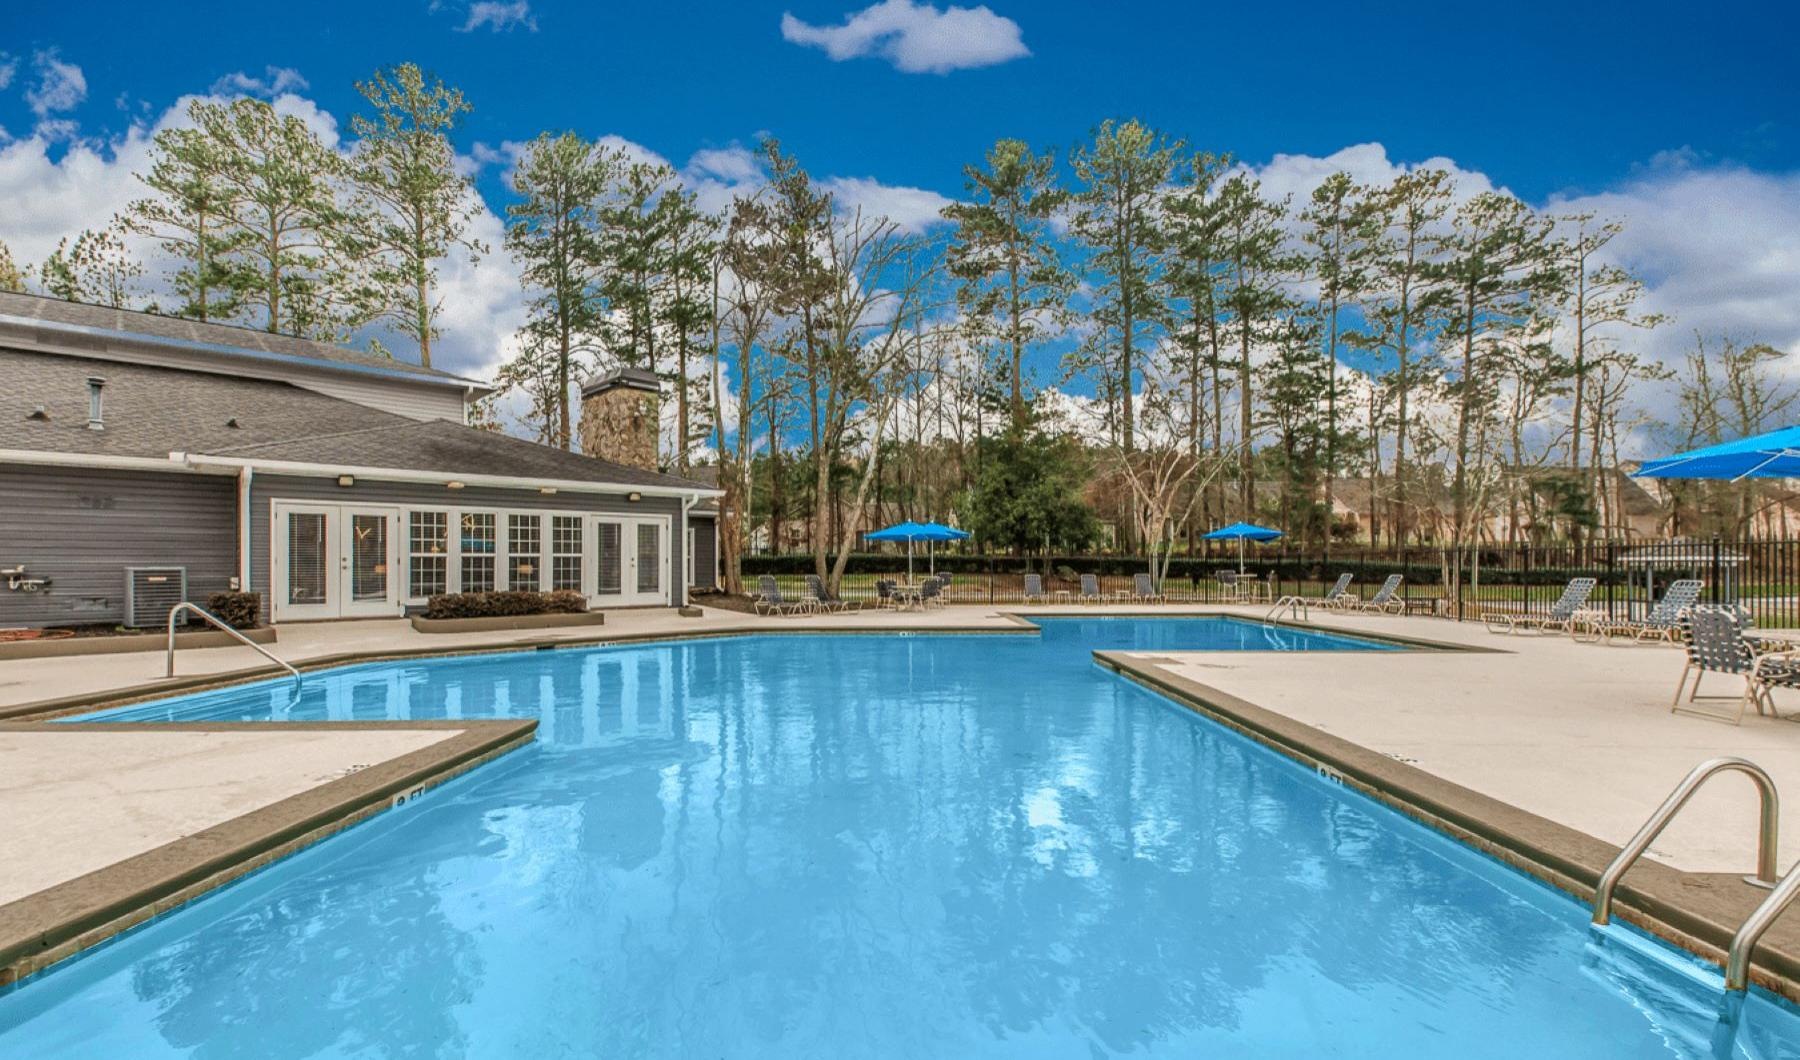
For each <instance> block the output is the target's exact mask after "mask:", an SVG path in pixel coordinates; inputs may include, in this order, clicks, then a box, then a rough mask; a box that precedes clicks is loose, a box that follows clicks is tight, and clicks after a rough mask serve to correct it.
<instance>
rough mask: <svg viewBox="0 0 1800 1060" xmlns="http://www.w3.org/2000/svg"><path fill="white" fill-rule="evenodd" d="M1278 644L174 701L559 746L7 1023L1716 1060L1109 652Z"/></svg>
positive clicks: (1162, 643)
mask: <svg viewBox="0 0 1800 1060" xmlns="http://www.w3.org/2000/svg"><path fill="white" fill-rule="evenodd" d="M1238 625H1239V624H1235V623H1219V622H1203V621H1169V620H1164V621H1159V622H1154V623H1149V622H1121V621H1118V620H1083V621H1073V622H1046V630H1045V633H1044V635H1043V636H1042V637H1041V638H1038V637H1012V636H1007V637H909V638H883V637H848V638H834V639H831V640H829V641H827V640H822V639H818V638H798V637H795V638H785V637H764V638H746V639H736V640H718V641H698V642H691V643H686V644H679V645H662V646H645V647H633V648H619V649H606V650H598V651H579V652H577V651H562V652H544V653H535V654H526V655H517V656H505V657H499V656H488V657H477V658H468V659H459V660H451V661H440V662H434V663H428V664H412V665H404V666H381V667H374V666H372V667H363V668H355V669H350V670H345V671H341V672H337V673H334V674H331V675H328V676H325V675H321V676H318V677H314V678H312V679H309V681H308V688H307V691H306V694H305V695H304V696H303V697H302V698H301V699H300V700H299V701H298V702H297V703H294V704H293V705H292V706H291V707H290V706H289V705H288V702H287V700H288V692H287V690H286V689H285V688H283V687H278V686H277V687H259V688H253V689H238V690H232V691H226V692H218V693H209V694H205V695H198V696H194V697H188V698H187V699H184V700H181V701H176V702H175V703H174V704H173V705H172V706H171V705H164V706H159V707H154V708H133V709H132V711H131V714H132V715H133V716H140V717H142V716H152V715H156V714H158V713H160V714H163V715H173V716H180V717H183V718H193V717H220V718H267V717H270V716H272V715H275V716H284V717H291V718H295V719H314V718H331V719H344V720H349V719H361V720H380V719H403V718H443V717H449V718H478V717H534V718H537V719H538V721H539V724H540V728H539V742H540V744H539V746H538V747H537V748H535V749H533V750H531V751H528V752H524V753H522V754H520V755H515V756H512V757H511V758H509V759H506V760H502V761H501V762H498V763H496V764H494V765H491V766H488V767H484V768H483V769H482V770H480V771H478V772H477V773H476V774H473V775H471V776H470V777H467V778H465V779H464V780H462V781H458V782H456V783H453V784H451V785H447V786H446V787H444V788H442V789H439V790H438V791H437V792H435V793H433V794H432V795H431V796H429V797H428V798H426V799H424V800H421V801H420V802H419V803H418V804H416V805H414V806H412V807H410V808H408V809H405V810H402V811H399V812H396V813H392V814H388V815H385V816H383V817H382V818H380V819H378V820H377V821H376V822H372V823H371V824H368V825H365V826H362V827H359V828H356V829H353V830H352V831H351V832H349V833H346V834H345V835H343V836H341V837H339V838H337V839H333V840H331V841H328V842H326V843H323V844H321V845H319V846H318V847H316V848H313V849H312V850H310V851H308V852H306V853H304V854H302V855H300V856H298V857H296V858H293V859H291V860H289V861H287V862H285V863H282V864H281V865H278V866H277V867H275V868H273V869H271V870H269V871H267V872H264V873H261V874H259V875H257V876H255V877H253V878H252V879H250V880H248V881H246V882H244V883H242V884H240V885H238V886H235V887H232V888H229V889H227V890H226V891H224V892H221V893H220V894H218V895H216V896H214V897H212V898H210V899H207V900H205V901H203V902H200V903H196V904H195V905H193V906H191V907H189V908H188V909H186V910H184V911H182V912H180V913H178V914H176V915H173V916H171V917H168V918H166V919H165V920H163V921H161V922H159V923H158V924H156V925H154V926H153V927H151V928H150V929H148V930H145V931H141V932H138V933H136V934H135V935H132V936H130V937H128V938H127V939H125V940H123V941H121V942H120V943H118V944H116V945H113V946H110V947H107V948H106V949H104V950H102V951H100V952H98V953H97V954H95V955H93V956H91V957H89V958H86V959H84V960H81V961H78V962H75V963H74V964H72V965H70V966H69V967H67V968H66V969H64V970H61V971H58V972H55V973H53V974H51V975H48V976H45V977H44V978H43V979H42V980H41V981H38V982H36V983H32V984H29V985H27V986H26V987H24V988H23V989H20V990H18V991H16V992H14V993H12V994H10V995H6V996H0V1055H4V1056H13V1055H19V1056H64V1055H66V1056H96V1055H99V1056H132V1057H138V1056H163V1055H176V1056H196V1057H227V1056H245V1055H253V1056H277V1057H286V1056H316V1055H326V1056H334V1055H358V1056H361V1055H368V1056H414V1055H443V1056H461V1055H467V1056H521V1055H544V1056H561V1055H573V1056H605V1057H618V1056H645V1055H650V1056H734V1057H735V1056H782V1057H789V1056H831V1057H840V1056H842V1057H850V1056H883V1057H886V1056H933V1057H936V1056H988V1055H1004V1056H1030V1057H1038V1056H1064V1055H1068V1056H1084V1057H1085V1056H1092V1055H1096V1054H1110V1053H1128V1052H1129V1053H1141V1054H1154V1055H1173V1056H1212V1055H1217V1056H1258V1057H1266V1056H1308V1057H1311V1056H1324V1055H1336V1056H1438V1055H1458V1056H1465V1057H1468V1056H1570V1057H1575V1056H1579V1057H1643V1056H1658V1055H1668V1056H1703V1055H1708V1054H1707V1053H1706V1052H1695V1051H1694V1050H1695V1048H1696V1047H1703V1046H1704V1043H1705V1042H1706V1041H1707V1037H1708V1033H1709V1032H1710V1027H1706V1026H1696V1021H1697V1020H1698V1021H1700V1022H1701V1023H1704V1022H1705V1021H1704V1019H1703V1018H1702V1016H1701V1015H1697V1014H1700V1013H1704V1012H1705V1011H1706V1010H1707V1006H1706V1004H1704V1003H1701V1002H1696V1001H1695V1000H1694V999H1695V998H1696V997H1700V996H1701V995H1700V994H1699V993H1697V991H1698V989H1699V988H1698V987H1696V986H1694V985H1693V984H1691V983H1684V981H1681V980H1679V978H1677V979H1675V980H1674V981H1671V982H1662V981H1658V982H1657V984H1656V986H1655V989H1654V990H1647V989H1645V988H1644V987H1643V977H1641V976H1639V977H1636V978H1630V979H1625V978H1622V977H1621V976H1620V975H1619V974H1617V973H1616V971H1612V972H1606V971H1602V972H1597V971H1596V969H1595V965H1594V962H1593V959H1592V955H1591V953H1590V952H1589V949H1588V945H1587V934H1586V932H1585V930H1584V920H1585V918H1584V917H1583V915H1582V912H1581V910H1580V909H1578V908H1577V907H1575V906H1574V905H1573V904H1572V903H1569V902H1566V901H1565V900H1563V899H1561V898H1559V897H1556V896H1554V895H1552V894H1550V893H1548V892H1547V891H1544V890H1542V889H1540V888H1538V887H1537V886H1535V885H1533V884H1530V883H1528V882H1525V881H1523V880H1521V879H1519V878H1518V877H1516V876H1513V875H1512V874H1510V873H1508V872H1506V871H1505V870H1503V869H1501V868H1499V867H1498V866H1496V865H1494V864H1493V863H1490V862H1487V861H1485V860H1483V859H1481V858H1479V857H1477V856H1476V855H1474V854H1472V853H1471V852H1469V851H1467V850H1465V849H1463V848H1461V847H1459V846H1456V845H1455V844H1452V843H1450V842H1448V841H1445V840H1442V839H1440V838H1438V837H1436V836H1433V835H1430V834H1427V833H1425V832H1424V831H1422V830H1420V829H1417V828H1414V827H1412V826H1410V825H1407V824H1405V823H1404V822H1402V821H1400V819H1399V818H1397V817H1396V816H1394V815H1392V814H1390V813H1388V812H1386V811H1383V810H1379V809H1374V808H1372V807H1370V806H1369V805H1367V804H1365V803H1363V802H1362V801H1361V800H1359V799H1356V798H1355V797H1353V796H1348V795H1346V794H1345V793H1343V792H1342V791H1339V790H1336V789H1333V788H1331V787H1330V786H1328V785H1325V784H1323V783H1321V782H1320V781H1318V780H1317V779H1316V778H1314V777H1312V776H1310V775H1308V774H1306V773H1305V772H1304V771H1302V770H1300V769H1298V768H1296V767H1294V766H1293V765H1291V764H1290V763H1288V762H1286V761H1285V760H1281V759H1278V758H1276V757H1274V756H1272V755H1271V754H1270V753H1268V752H1266V751H1263V750H1261V749H1259V748H1255V747H1253V746H1251V745H1249V744H1247V743H1245V742H1244V741H1242V740H1239V739H1237V738H1236V737H1233V736H1231V735H1229V734H1227V733H1224V732H1223V731H1221V730H1219V729H1217V728H1216V727H1214V726H1211V725H1208V724H1206V723H1203V722H1201V721H1199V720H1197V719H1196V718H1195V717H1193V716H1192V715H1190V714H1188V713H1187V712H1185V711H1183V710H1181V709H1179V708H1177V707H1174V706H1172V705H1170V704H1168V703H1166V702H1165V701H1162V700H1160V699H1158V698H1157V697H1155V696H1153V695H1151V694H1149V693H1148V692H1146V691H1144V690H1142V689H1139V688H1137V687H1136V686H1135V685H1132V684H1130V683H1128V682H1125V681H1122V680H1119V679H1117V678H1115V677H1113V676H1111V675H1108V674H1106V673H1104V672H1102V671H1100V670H1099V669H1098V668H1096V667H1095V666H1094V665H1093V664H1092V662H1091V660H1090V656H1089V652H1090V651H1091V650H1092V649H1094V648H1117V649H1136V650H1178V649H1181V648H1184V647H1189V648H1192V647H1221V648H1229V649H1232V650H1242V649H1246V648H1254V647H1264V648H1266V647H1269V646H1270V645H1269V644H1268V642H1267V641H1266V640H1265V639H1262V638H1264V636H1265V635H1264V633H1263V632H1262V630H1261V628H1260V627H1247V628H1236V627H1237V626H1238ZM1281 632H1284V633H1285V632H1287V631H1281ZM1309 646H1310V647H1313V648H1315V649H1317V648H1325V647H1332V646H1334V645H1332V644H1312V645H1309ZM1357 647H1365V646H1363V645H1357ZM1275 661H1276V660H1275V659H1274V658H1273V657H1271V659H1270V662H1271V664H1273V663H1274V662H1275ZM1703 1000H1704V999H1703ZM1754 1005H1760V1006H1761V1007H1760V1008H1758V1009H1756V1010H1755V1011H1753V1012H1751V1013H1749V1014H1747V1016H1746V1020H1747V1022H1748V1023H1749V1024H1750V1025H1752V1030H1751V1032H1750V1033H1747V1034H1745V1035H1740V1037H1739V1042H1740V1045H1741V1044H1742V1043H1743V1042H1752V1043H1755V1048H1756V1049H1757V1051H1756V1052H1755V1054H1754V1055H1757V1056H1779V1055H1787V1054H1784V1053H1783V1052H1782V1050H1783V1049H1791V1048H1792V1047H1793V1046H1792V1044H1791V1043H1792V1042H1793V1041H1794V1040H1795V1038H1794V1036H1793V1033H1792V1032H1793V1028H1794V1026H1795V1024H1794V1019H1793V1015H1792V1013H1791V1012H1790V1010H1788V1009H1786V1008H1785V1007H1778V1006H1775V1005H1772V1004H1769V1003H1768V1002H1766V1001H1762V1000H1760V999H1758V1000H1757V1001H1755V1002H1753V1006H1754ZM1697 1043H1698V1045H1697ZM1745 1048H1748V1046H1745ZM1746 1055H1748V1054H1746Z"/></svg>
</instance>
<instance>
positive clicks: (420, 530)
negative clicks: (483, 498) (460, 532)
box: [406, 512, 450, 597]
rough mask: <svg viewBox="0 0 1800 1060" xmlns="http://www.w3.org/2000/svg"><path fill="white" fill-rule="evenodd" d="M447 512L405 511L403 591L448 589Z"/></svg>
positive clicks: (426, 593) (419, 593)
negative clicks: (404, 576)
mask: <svg viewBox="0 0 1800 1060" xmlns="http://www.w3.org/2000/svg"><path fill="white" fill-rule="evenodd" d="M449 553H450V513H449V512H409V513H408V514H407V522H406V557H407V564H406V569H407V593H408V595H410V596H414V597H420V596H432V595H435V594H437V593H445V592H449V591H450V554H449Z"/></svg>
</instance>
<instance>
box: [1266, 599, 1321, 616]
mask: <svg viewBox="0 0 1800 1060" xmlns="http://www.w3.org/2000/svg"><path fill="white" fill-rule="evenodd" d="M1284 610H1285V611H1287V613H1288V614H1290V615H1292V616H1294V621H1296V622H1310V621H1312V612H1311V610H1310V609H1309V608H1308V607H1307V606H1306V597H1304V596H1284V597H1282V598H1281V599H1279V600H1277V601H1275V606H1274V607H1271V608H1269V613H1268V614H1266V615H1264V616H1263V621H1264V622H1267V621H1269V620H1270V619H1272V618H1274V617H1275V616H1276V615H1278V614H1280V613H1281V612H1282V611H1284Z"/></svg>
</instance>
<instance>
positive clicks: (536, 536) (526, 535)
mask: <svg viewBox="0 0 1800 1060" xmlns="http://www.w3.org/2000/svg"><path fill="white" fill-rule="evenodd" d="M543 528H544V521H543V518H542V517H541V516H536V515H509V516H507V517H506V552H507V559H506V566H507V570H506V585H507V588H509V589H522V590H525V591H527V592H536V591H537V587H538V582H539V578H538V562H539V556H540V555H542V553H543V551H544V546H543V536H542V535H543V532H544V530H543Z"/></svg>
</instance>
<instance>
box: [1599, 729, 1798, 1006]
mask: <svg viewBox="0 0 1800 1060" xmlns="http://www.w3.org/2000/svg"><path fill="white" fill-rule="evenodd" d="M1721 773H1742V774H1744V775H1745V776H1747V777H1749V778H1750V780H1751V781H1752V782H1753V783H1755V785H1756V791H1757V794H1758V795H1759V796H1760V797H1761V802H1762V808H1761V813H1760V815H1759V824H1758V827H1757V832H1756V874H1755V875H1754V876H1746V877H1744V881H1745V882H1746V883H1750V884H1754V885H1755V886H1758V887H1768V888H1772V890H1771V891H1770V892H1769V896H1768V897H1767V898H1764V899H1763V900H1762V903H1761V904H1760V905H1758V906H1757V907H1756V909H1755V910H1754V911H1753V912H1752V913H1751V914H1750V916H1749V918H1748V919H1746V920H1745V921H1744V923H1743V926H1742V927H1740V928H1738V930H1737V934H1736V935H1734V936H1732V939H1731V948H1730V949H1729V950H1727V951H1726V955H1725V990H1726V992H1727V993H1731V994H1742V993H1743V992H1744V991H1745V990H1746V989H1748V987H1749V985H1750V955H1751V953H1752V951H1754V950H1755V949H1756V944H1757V942H1758V941H1760V940H1761V939H1762V936H1763V933H1764V932H1766V931H1768V930H1769V925H1771V924H1773V923H1774V922H1775V918H1776V917H1778V916H1780V915H1781V914H1782V913H1783V912H1784V911H1785V910H1786V909H1787V907H1788V906H1789V905H1791V904H1792V903H1793V901H1794V898H1795V896H1796V895H1800V865H1795V866H1794V867H1793V868H1791V869H1789V870H1788V874H1787V875H1786V876H1783V877H1782V878H1781V879H1780V880H1779V881H1777V880H1776V873H1777V869H1776V857H1775V847H1776V842H1777V839H1778V832H1779V828H1780V823H1781V798H1780V796H1779V795H1778V794H1777V793H1776V791H1775V781H1774V779H1773V778H1771V777H1770V776H1769V774H1768V773H1767V772H1766V771H1765V770H1764V769H1763V768H1762V767H1761V766H1759V765H1757V764H1756V763H1754V762H1751V761H1749V760H1747V759H1743V758H1736V757H1731V756H1726V757H1722V758H1709V759H1707V760H1706V761H1704V762H1702V763H1700V764H1699V765H1697V766H1695V767H1694V768H1693V771H1692V772H1690V773H1688V775H1687V777H1686V778H1684V779H1683V780H1682V782H1681V783H1680V784H1677V785H1676V786H1675V790H1674V791H1671V792H1670V793H1669V797H1668V798H1666V799H1664V800H1663V801H1662V805H1661V806H1658V807H1657V808H1656V812H1655V813H1653V814H1651V815H1650V819H1649V820H1648V821H1645V822H1644V826H1643V827H1642V828H1640V829H1638V832H1637V834H1636V835H1634V836H1632V837H1631V841H1630V842H1629V843H1626V844H1625V846H1624V847H1623V848H1622V849H1620V851H1619V854H1618V856H1617V857H1615V858H1613V860H1612V864H1610V865H1608V866H1606V871H1605V872H1603V873H1601V874H1600V884H1599V886H1598V887H1596V888H1595V889H1594V918H1593V922H1594V925H1595V926H1596V927H1604V926H1606V925H1607V924H1608V923H1610V922H1611V921H1612V905H1613V892H1614V891H1615V890H1616V889H1617V888H1618V886H1619V880H1620V879H1621V878H1622V877H1623V876H1624V875H1625V870H1627V869H1629V868H1631V866H1632V865H1634V864H1636V862H1637V860H1638V858H1640V857H1642V856H1643V854H1644V851H1645V850H1647V849H1649V847H1650V844H1651V843H1653V842H1655V840H1656V837H1657V836H1659V835H1661V834H1662V830H1663V829H1664V828H1666V827H1668V824H1669V822H1670V821H1671V820H1672V819H1674V817H1675V815H1676V814H1677V813H1679V812H1681V808H1682V807H1684V806H1686V805H1687V803H1688V800H1689V799H1690V798H1692V797H1693V795H1694V793H1695V792H1696V791H1699V790H1700V788H1701V786H1702V785H1704V784H1705V783H1706V782H1707V781H1709V780H1711V779H1712V778H1713V777H1716V776H1718V775H1719V774H1721Z"/></svg>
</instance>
